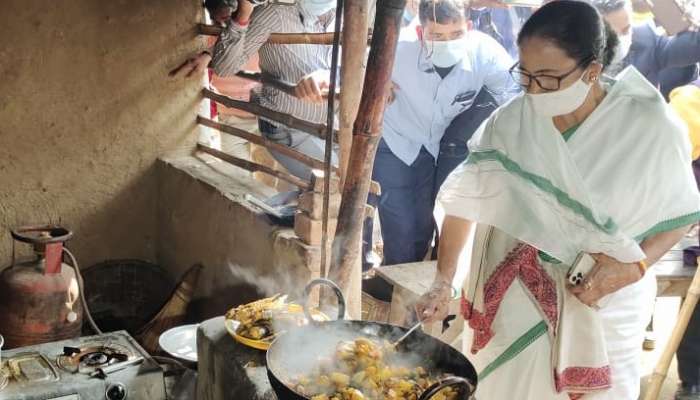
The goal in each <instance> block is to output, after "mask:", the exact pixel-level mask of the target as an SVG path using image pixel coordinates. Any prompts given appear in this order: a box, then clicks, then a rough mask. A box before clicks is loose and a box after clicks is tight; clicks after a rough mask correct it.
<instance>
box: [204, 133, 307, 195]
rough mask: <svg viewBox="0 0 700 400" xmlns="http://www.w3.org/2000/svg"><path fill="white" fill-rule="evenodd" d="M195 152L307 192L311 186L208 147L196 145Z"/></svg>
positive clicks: (284, 173)
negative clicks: (260, 173) (266, 175)
mask: <svg viewBox="0 0 700 400" xmlns="http://www.w3.org/2000/svg"><path fill="white" fill-rule="evenodd" d="M197 150H199V151H201V152H204V153H207V154H210V155H212V156H214V157H216V158H218V159H220V160H223V161H226V162H227V163H230V164H233V165H235V166H237V167H239V168H243V169H245V170H246V171H250V172H262V173H265V174H268V175H272V176H274V177H275V178H279V179H282V180H283V181H286V182H289V183H291V184H292V185H296V186H298V187H299V188H300V189H302V190H309V189H310V187H311V185H310V184H309V182H307V181H304V180H303V179H299V178H297V177H296V176H294V175H291V174H288V173H286V172H282V171H277V170H275V169H272V168H270V167H267V166H265V165H260V164H257V163H254V162H251V161H248V160H244V159H242V158H238V157H235V156H232V155H230V154H228V153H224V152H223V151H219V150H216V149H213V148H211V147H209V146H205V145H203V144H197Z"/></svg>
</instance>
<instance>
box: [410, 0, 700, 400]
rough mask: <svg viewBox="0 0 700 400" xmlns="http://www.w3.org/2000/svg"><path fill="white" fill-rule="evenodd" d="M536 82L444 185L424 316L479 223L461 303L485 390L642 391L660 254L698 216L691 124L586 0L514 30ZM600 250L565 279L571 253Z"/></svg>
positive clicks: (437, 304)
mask: <svg viewBox="0 0 700 400" xmlns="http://www.w3.org/2000/svg"><path fill="white" fill-rule="evenodd" d="M518 45H519V49H520V62H519V64H516V66H514V67H513V70H512V73H513V75H514V78H516V79H517V80H518V82H519V83H520V84H521V85H522V86H523V88H524V90H525V93H524V94H523V95H521V96H519V97H516V98H515V99H513V100H512V101H511V102H510V103H507V104H506V105H504V106H503V107H501V108H500V109H498V110H497V111H496V112H495V113H494V114H493V115H492V116H491V118H489V120H487V121H486V122H485V123H484V124H483V125H482V127H481V128H480V130H479V131H478V132H477V133H476V134H475V136H474V138H473V139H472V140H471V141H470V143H469V148H470V156H469V159H468V160H467V161H466V162H465V164H463V165H462V166H461V167H460V168H459V169H457V170H456V171H455V172H454V173H453V174H452V175H451V176H450V177H449V178H448V180H447V182H446V183H445V184H444V185H443V187H442V190H441V193H440V196H439V199H438V203H439V204H438V207H442V208H443V209H444V212H445V215H446V218H445V220H444V223H443V225H442V234H441V240H440V247H439V256H438V273H437V275H436V277H435V282H434V284H433V285H432V288H431V290H430V291H429V292H428V293H426V294H425V295H424V296H423V297H422V298H421V300H420V301H419V303H418V312H419V314H420V315H422V316H423V317H424V318H429V319H437V318H440V317H441V316H443V315H444V313H445V310H446V304H447V303H448V301H449V297H450V292H451V282H452V279H453V277H454V274H455V270H456V267H457V262H458V259H459V255H460V253H461V251H462V249H463V248H464V246H465V243H466V241H467V238H468V237H469V236H470V233H471V231H472V230H473V229H474V228H475V227H476V233H475V235H474V237H475V239H474V249H473V254H472V262H471V270H470V278H469V280H468V282H467V283H466V284H465V285H464V287H463V301H462V303H463V307H462V313H463V316H464V318H465V319H466V320H467V321H468V324H469V326H470V327H471V328H472V330H473V336H474V337H473V340H472V341H471V342H470V343H469V345H470V348H469V351H470V353H471V355H470V359H472V361H473V362H474V363H475V365H476V367H477V370H478V371H480V373H479V384H478V388H477V393H476V398H477V399H478V400H505V399H511V398H517V399H519V400H520V399H522V400H527V399H531V400H547V399H570V398H572V399H579V398H582V399H586V400H587V399H596V400H598V399H611V400H612V399H614V400H635V399H637V397H638V395H639V381H640V370H639V369H640V355H641V342H642V340H643V334H644V328H645V326H646V324H647V322H648V320H649V318H650V314H651V310H652V302H653V299H654V297H655V293H656V281H655V277H654V276H653V272H652V271H648V270H647V267H648V266H650V265H652V264H654V263H655V262H656V261H657V260H658V259H659V258H660V257H661V256H662V255H663V254H664V253H665V252H666V251H668V250H669V249H670V248H671V247H672V246H673V245H674V244H675V243H676V242H677V241H678V240H679V239H680V238H681V237H682V236H683V234H684V233H685V232H686V231H687V228H688V226H689V225H691V224H692V223H694V222H695V221H697V220H699V219H700V195H698V193H697V191H696V189H695V186H694V180H693V174H692V171H691V167H690V165H691V160H690V144H689V142H688V138H687V135H686V133H685V131H684V129H685V128H684V126H683V124H682V122H680V121H679V120H678V119H677V117H676V116H675V115H674V114H673V112H672V111H670V110H669V108H668V107H667V106H666V104H665V102H664V100H663V98H662V97H661V95H660V94H659V93H657V91H656V89H655V88H654V87H652V86H651V85H650V84H649V83H648V82H647V81H646V80H645V79H644V78H643V77H642V76H641V75H640V74H639V73H638V72H637V71H636V70H634V69H633V68H630V69H627V70H625V71H623V72H622V73H621V74H620V75H618V77H617V79H616V80H611V79H606V78H605V79H602V78H603V77H602V73H603V70H604V68H605V66H606V65H608V64H609V62H610V60H611V59H612V58H613V55H614V49H615V47H616V45H617V38H616V37H615V34H614V33H613V32H612V31H611V30H610V29H609V28H606V25H605V23H604V22H603V20H602V18H601V16H600V15H599V14H598V12H597V11H596V10H595V9H594V8H593V7H591V6H590V5H588V4H587V3H583V2H577V1H568V0H562V1H556V2H552V3H549V4H547V5H546V6H544V7H542V8H540V9H539V10H538V11H537V12H536V13H535V14H534V15H533V16H532V17H531V18H530V19H529V20H528V21H527V22H526V23H525V25H524V26H523V29H522V31H521V33H520V35H519V37H518ZM581 252H584V253H588V254H591V255H592V256H593V257H594V258H595V259H596V265H595V266H594V267H593V269H592V270H591V271H590V272H589V273H588V274H587V275H586V277H585V280H584V282H583V284H581V285H579V286H575V287H572V286H569V285H568V284H567V272H568V270H569V266H570V265H571V264H572V263H573V261H574V259H575V258H576V256H577V255H578V254H579V253H581Z"/></svg>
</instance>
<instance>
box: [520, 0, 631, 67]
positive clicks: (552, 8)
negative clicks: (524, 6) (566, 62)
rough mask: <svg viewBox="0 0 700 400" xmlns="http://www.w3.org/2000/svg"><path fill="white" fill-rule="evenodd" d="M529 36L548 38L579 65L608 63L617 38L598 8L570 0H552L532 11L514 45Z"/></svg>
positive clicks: (604, 65) (613, 53)
mask: <svg viewBox="0 0 700 400" xmlns="http://www.w3.org/2000/svg"><path fill="white" fill-rule="evenodd" d="M531 37H539V38H542V39H545V40H549V41H551V42H552V43H554V45H556V46H557V47H559V48H560V49H562V50H563V51H564V52H565V53H566V55H567V56H569V57H570V58H572V59H573V60H575V61H576V62H577V63H581V66H582V67H587V66H588V65H589V64H590V63H591V62H593V61H597V62H599V63H601V64H603V67H607V66H608V65H610V62H611V61H612V59H613V56H614V55H615V48H616V47H617V45H618V42H619V40H618V38H617V35H616V34H615V31H613V30H612V28H611V27H610V25H609V24H608V23H607V22H605V20H604V19H603V17H602V16H601V15H600V13H599V12H598V10H596V9H595V8H594V7H593V6H592V5H590V4H588V3H584V2H582V1H574V0H558V1H553V2H551V3H548V4H546V5H544V6H542V7H541V8H540V9H538V10H537V11H535V13H534V14H532V16H531V17H530V18H529V19H528V20H527V21H526V22H525V24H524V25H523V28H522V29H521V30H520V34H519V35H518V45H519V46H520V45H522V43H523V42H524V41H525V40H527V39H529V38H531Z"/></svg>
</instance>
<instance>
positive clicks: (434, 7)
mask: <svg viewBox="0 0 700 400" xmlns="http://www.w3.org/2000/svg"><path fill="white" fill-rule="evenodd" d="M468 8H469V7H468V3H467V2H466V1H465V0H421V1H420V4H419V5H418V18H419V19H420V23H421V24H425V23H427V22H436V23H438V24H449V23H452V22H457V21H461V20H463V19H465V13H466V11H465V10H467V9H468Z"/></svg>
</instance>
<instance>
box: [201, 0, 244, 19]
mask: <svg viewBox="0 0 700 400" xmlns="http://www.w3.org/2000/svg"><path fill="white" fill-rule="evenodd" d="M236 4H237V3H236ZM236 4H234V2H232V1H231V0H204V8H206V9H207V11H209V15H212V16H213V15H214V14H216V11H218V10H219V9H220V8H222V7H233V8H236V7H235V6H236Z"/></svg>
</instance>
